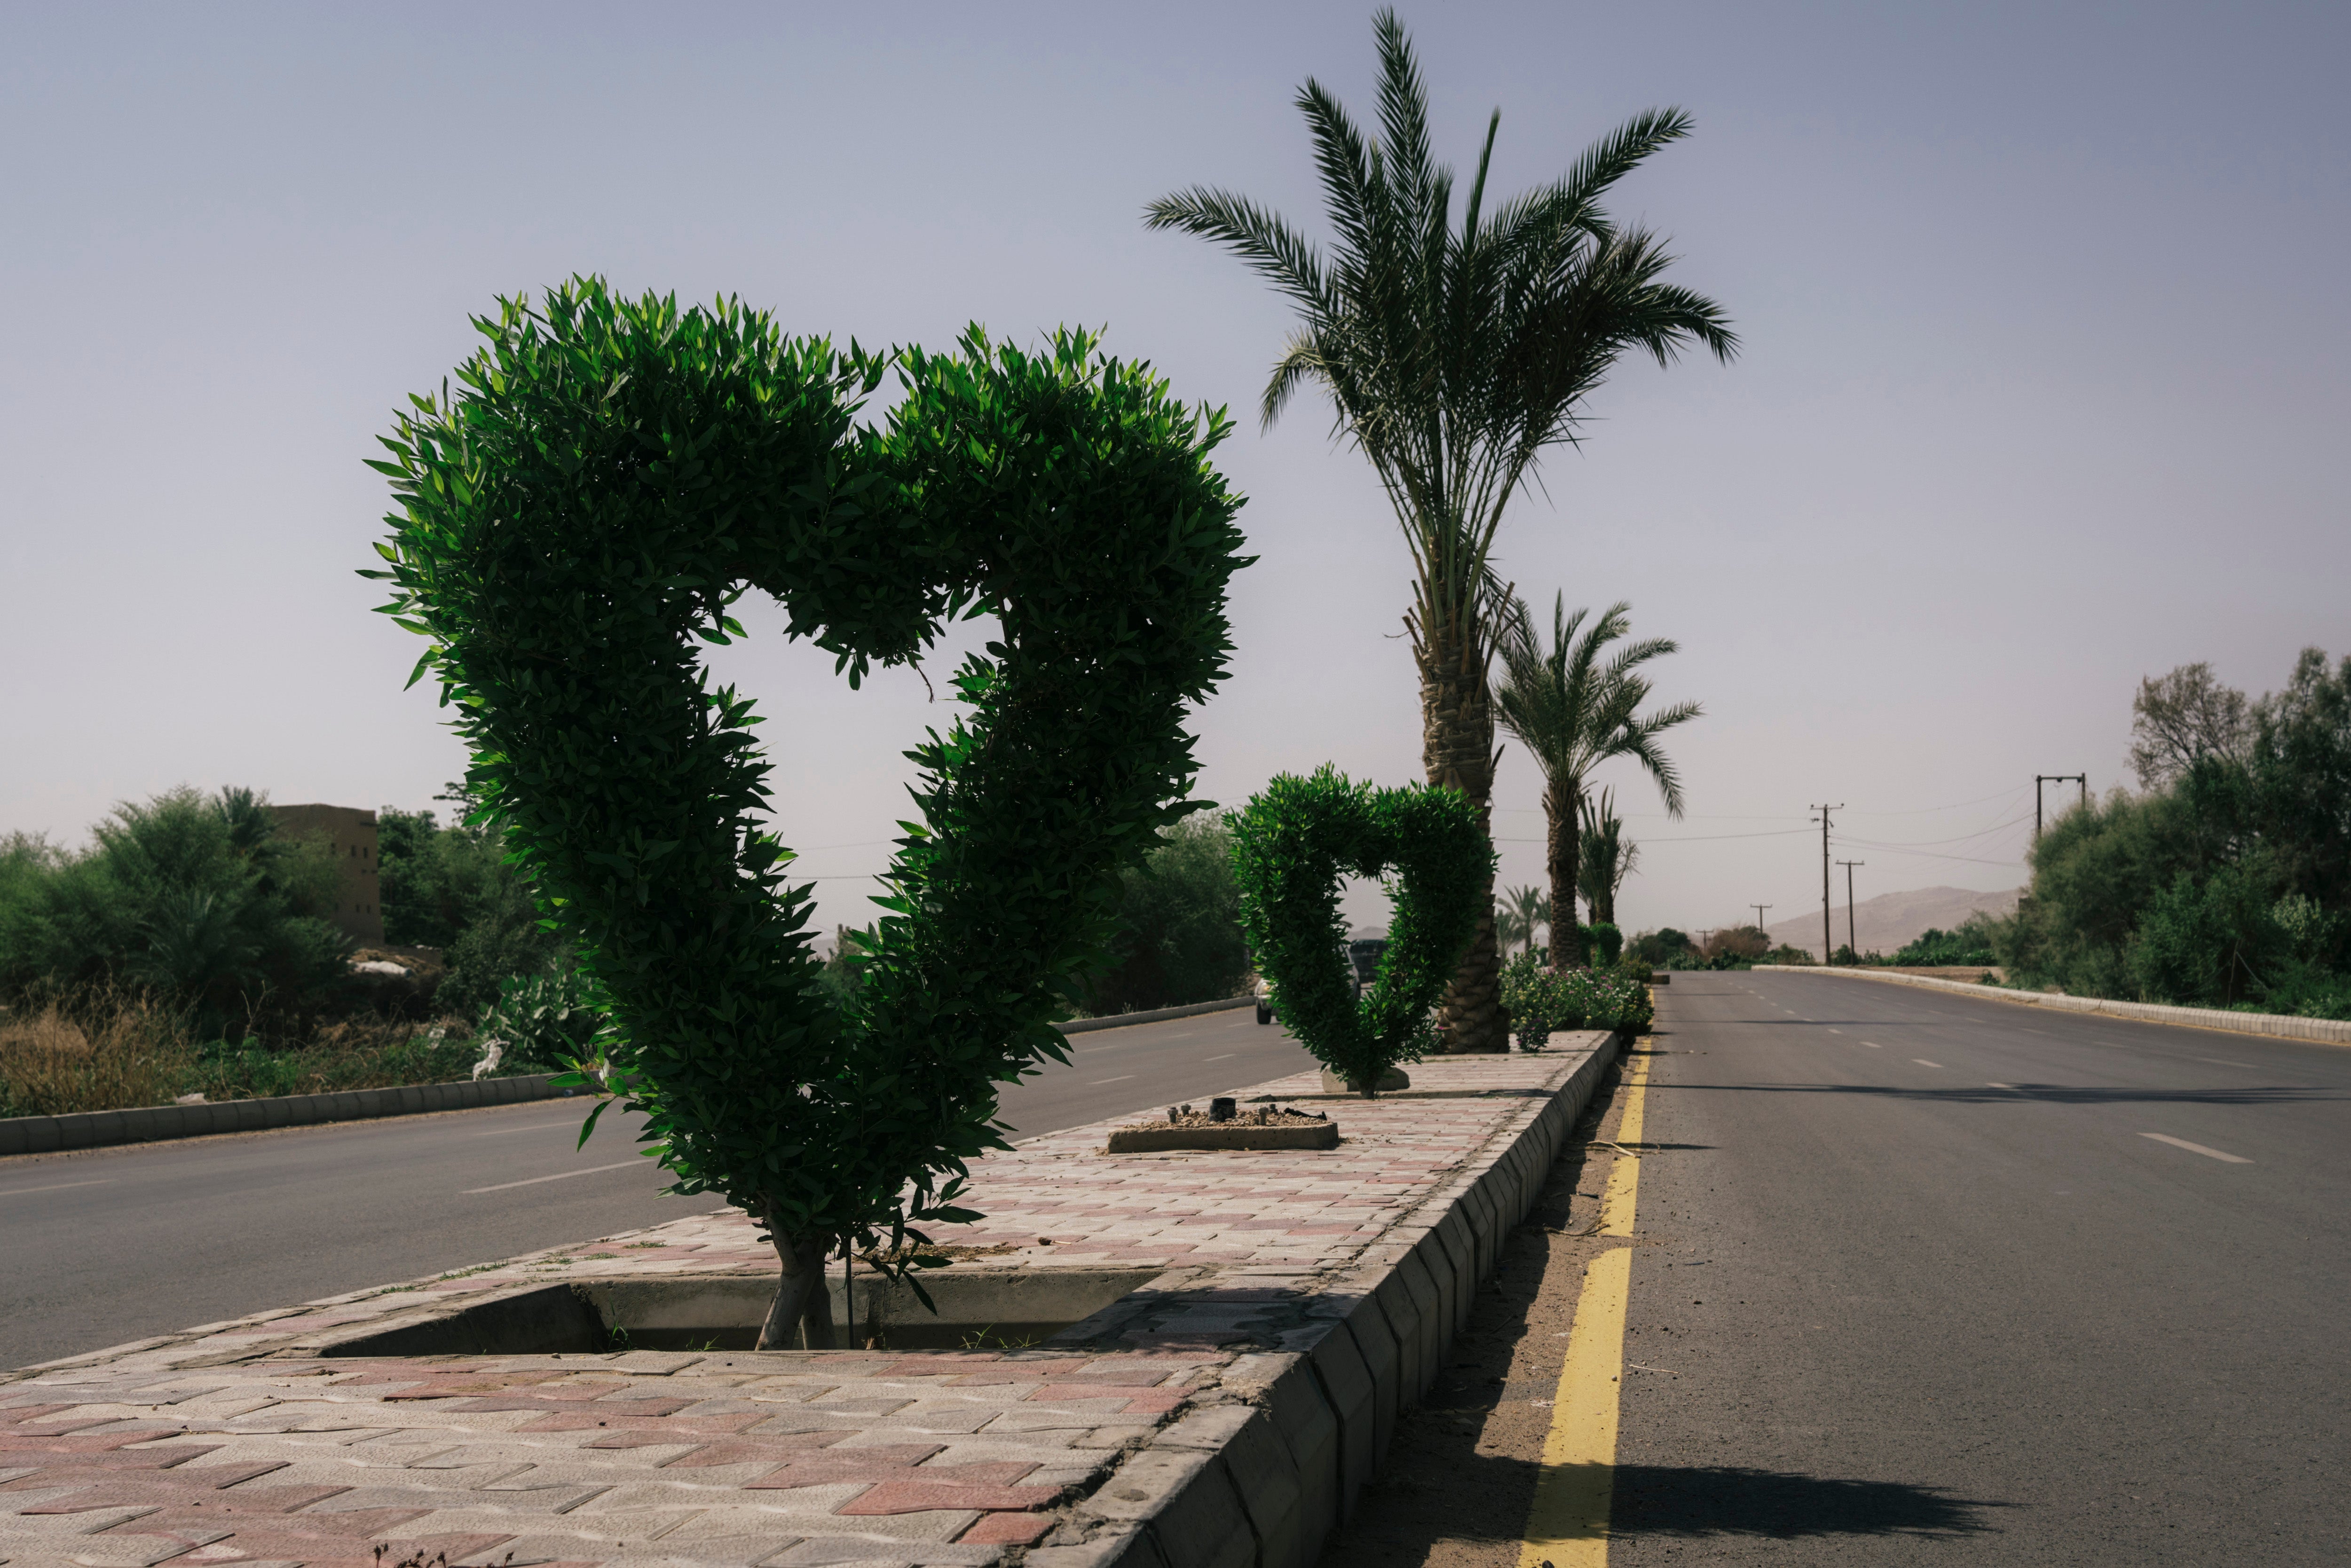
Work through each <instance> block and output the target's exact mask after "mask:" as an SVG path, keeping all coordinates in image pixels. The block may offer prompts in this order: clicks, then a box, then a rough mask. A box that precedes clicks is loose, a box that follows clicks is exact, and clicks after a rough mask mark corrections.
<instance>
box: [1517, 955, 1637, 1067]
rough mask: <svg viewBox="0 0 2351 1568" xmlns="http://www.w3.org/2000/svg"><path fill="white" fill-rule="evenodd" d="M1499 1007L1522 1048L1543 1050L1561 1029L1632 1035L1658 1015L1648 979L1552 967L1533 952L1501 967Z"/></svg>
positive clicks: (1616, 972)
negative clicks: (1600, 1030)
mask: <svg viewBox="0 0 2351 1568" xmlns="http://www.w3.org/2000/svg"><path fill="white" fill-rule="evenodd" d="M1502 1006H1503V1009H1505V1010H1506V1011H1508V1012H1509V1014H1510V1032H1511V1034H1512V1036H1513V1037H1514V1038H1516V1039H1517V1040H1518V1042H1519V1049H1520V1050H1521V1051H1541V1049H1542V1048H1543V1047H1544V1046H1545V1045H1547V1044H1549V1043H1550V1041H1551V1037H1552V1034H1554V1033H1556V1032H1559V1031H1561V1030H1580V1029H1604V1030H1615V1031H1617V1032H1618V1033H1622V1034H1626V1035H1634V1034H1639V1033H1641V1032H1642V1031H1643V1030H1646V1029H1647V1028H1648V1027H1649V1026H1650V1024H1651V1023H1653V1022H1655V1021H1656V1001H1655V999H1654V998H1652V997H1651V995H1650V992H1649V988H1648V985H1647V983H1646V977H1634V976H1631V975H1627V974H1625V973H1623V972H1622V971H1620V970H1613V969H1564V970H1554V969H1552V968H1549V967H1545V966H1544V965H1543V963H1542V962H1541V958H1540V957H1539V956H1537V955H1535V954H1532V953H1521V954H1520V955H1519V956H1518V957H1516V958H1513V959H1512V960H1510V963H1509V964H1507V965H1505V966H1504V967H1503V969H1502Z"/></svg>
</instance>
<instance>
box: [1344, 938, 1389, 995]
mask: <svg viewBox="0 0 2351 1568" xmlns="http://www.w3.org/2000/svg"><path fill="white" fill-rule="evenodd" d="M1387 950H1388V939H1387V938H1386V937H1384V936H1358V937H1356V938H1355V939H1354V940H1353V942H1350V943H1348V944H1347V956H1348V957H1350V958H1353V960H1354V961H1355V985H1356V987H1357V988H1359V989H1360V988H1363V987H1364V986H1368V985H1370V984H1371V983H1372V982H1373V981H1374V980H1376V979H1378V978H1379V977H1380V957H1381V956H1382V955H1383V954H1384V953H1385V952H1386V951H1387Z"/></svg>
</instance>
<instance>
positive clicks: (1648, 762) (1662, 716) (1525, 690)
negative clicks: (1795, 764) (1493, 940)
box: [1494, 595, 1705, 968]
mask: <svg viewBox="0 0 2351 1568" xmlns="http://www.w3.org/2000/svg"><path fill="white" fill-rule="evenodd" d="M1632 608H1633V607H1632V606H1631V605H1629V604H1625V603H1617V604H1612V605H1610V606H1609V607H1608V609H1607V610H1606V611H1604V612H1602V614H1601V616H1600V618H1599V619H1598V620H1596V621H1594V622H1592V624H1591V625H1590V626H1588V627H1587V626H1585V625H1584V623H1583V622H1584V614H1585V612H1583V611H1581V610H1579V611H1577V612H1575V613H1574V614H1573V615H1570V614H1568V613H1567V601H1566V598H1565V596H1564V595H1562V596H1561V598H1559V599H1558V600H1556V601H1553V603H1552V612H1551V622H1552V635H1551V645H1550V647H1548V648H1546V647H1544V646H1543V644H1542V643H1541V639H1540V638H1539V637H1538V636H1537V635H1536V632H1535V627H1534V618H1533V616H1532V615H1531V614H1529V613H1528V611H1527V607H1526V603H1525V601H1522V600H1519V599H1515V598H1514V599H1512V600H1511V601H1510V612H1509V613H1508V614H1507V615H1506V616H1504V617H1503V620H1502V624H1501V627H1500V629H1499V631H1500V635H1499V643H1500V647H1499V653H1501V656H1502V685H1501V687H1500V689H1499V691H1497V692H1496V693H1495V695H1494V696H1495V706H1496V707H1497V708H1498V709H1499V710H1500V715H1501V720H1502V726H1503V727H1504V728H1506V729H1508V730H1509V731H1510V733H1511V734H1512V735H1515V736H1517V737H1519V739H1520V741H1521V742H1522V743H1523V744H1524V745H1525V746H1526V748H1527V750H1528V751H1529V752H1531V753H1532V754H1533V756H1534V759H1535V762H1536V764H1537V765H1538V766H1540V767H1541V768H1542V771H1543V816H1544V817H1545V819H1546V824H1545V826H1546V830H1547V831H1546V838H1545V849H1546V858H1547V862H1548V865H1549V869H1550V872H1551V901H1552V907H1553V908H1555V909H1567V910H1573V909H1574V907H1575V893H1576V883H1577V881H1578V873H1580V872H1581V871H1582V870H1583V855H1582V852H1581V850H1580V847H1579V845H1578V843H1577V838H1576V830H1577V828H1578V826H1579V825H1580V819H1581V818H1582V816H1583V781H1584V779H1586V778H1588V777H1589V776H1590V775H1591V772H1592V769H1593V768H1595V767H1597V766H1598V765H1599V764H1601V763H1603V762H1605V761H1608V760H1609V759H1610V758H1617V757H1629V758H1632V759H1633V760H1635V762H1638V763H1639V764H1640V765H1641V767H1642V768H1644V769H1645V770H1646V772H1647V773H1648V775H1649V777H1650V778H1651V779H1655V780H1656V785H1657V792H1658V793H1659V794H1660V795H1663V796H1664V797H1665V800H1666V810H1667V813H1668V814H1669V815H1672V816H1675V817H1679V816H1680V815H1681V814H1682V786H1681V777H1680V775H1679V774H1677V772H1676V771H1675V770H1674V765H1673V762H1672V760H1671V759H1670V758H1667V756H1666V754H1665V753H1664V752H1663V751H1662V750H1660V749H1659V748H1658V746H1657V737H1658V736H1660V735H1662V734H1664V733H1665V732H1666V731H1667V730H1669V729H1671V728H1673V727H1674V726H1676V725H1677V724H1687V723H1688V722H1689V721H1690V720H1691V719H1694V718H1696V717H1698V715H1699V714H1700V713H1702V712H1704V711H1705V710H1704V709H1702V708H1700V707H1699V706H1698V704H1696V703H1690V702H1686V703H1676V704H1675V705H1674V706H1671V707H1668V708H1661V709H1659V710H1658V711H1657V712H1656V713H1653V714H1649V715H1647V716H1640V715H1638V714H1636V713H1635V709H1637V708H1639V707H1640V706H1641V705H1642V704H1643V703H1644V702H1646V701H1647V700H1648V696H1649V683H1648V680H1647V678H1646V676H1644V675H1642V674H1640V666H1641V665H1643V664H1647V663H1648V662H1649V661H1650V660H1652V659H1655V658H1659V657H1662V656H1663V655H1665V654H1667V653H1678V652H1680V648H1681V645H1680V644H1679V643H1675V642H1673V641H1672V640H1671V639H1669V638H1665V637H1648V638H1644V639H1642V640H1641V641H1639V642H1636V643H1625V646H1624V647H1622V648H1620V649H1618V650H1617V651H1616V653H1615V654H1614V656H1613V657H1611V658H1609V659H1607V661H1606V662H1605V663H1603V662H1602V654H1603V653H1604V652H1605V651H1606V649H1607V647H1608V645H1609V644H1610V643H1614V642H1615V641H1616V640H1617V639H1618V638H1620V637H1623V636H1624V635H1625V632H1626V631H1628V630H1629V629H1630V627H1631V622H1630V620H1629V614H1630V612H1631V610H1632ZM1579 633H1581V634H1580V635H1579ZM1551 961H1552V967H1553V968H1566V967H1569V966H1571V965H1580V964H1582V963H1583V961H1584V957H1583V940H1582V938H1581V937H1580V936H1577V934H1576V927H1575V923H1574V922H1573V920H1557V921H1553V922H1552V928H1551Z"/></svg>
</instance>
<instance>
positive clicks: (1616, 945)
mask: <svg viewBox="0 0 2351 1568" xmlns="http://www.w3.org/2000/svg"><path fill="white" fill-rule="evenodd" d="M1584 936H1585V938H1586V939H1587V941H1588V942H1589V944H1590V945H1589V946H1586V947H1585V948H1584V951H1585V952H1587V953H1589V954H1591V955H1592V967H1593V968H1595V969H1613V968H1614V967H1616V958H1617V956H1618V955H1619V954H1621V953H1623V952H1624V951H1625V933H1624V932H1622V931H1620V930H1618V929H1617V928H1616V927H1615V926H1614V925H1610V924H1609V923H1608V922H1606V921H1602V922H1601V923H1600V924H1598V925H1587V926H1585V927H1584Z"/></svg>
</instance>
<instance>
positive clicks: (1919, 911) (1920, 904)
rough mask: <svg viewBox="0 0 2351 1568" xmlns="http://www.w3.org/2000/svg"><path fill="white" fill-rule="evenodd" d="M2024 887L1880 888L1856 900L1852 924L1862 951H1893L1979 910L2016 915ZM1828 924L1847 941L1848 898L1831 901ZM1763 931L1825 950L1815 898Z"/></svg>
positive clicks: (1775, 938) (1807, 947) (1838, 938)
mask: <svg viewBox="0 0 2351 1568" xmlns="http://www.w3.org/2000/svg"><path fill="white" fill-rule="evenodd" d="M1840 891H1842V890H1841V889H1840ZM2023 891H2024V890H2023V889H2022V888H2021V887H2012V888H2010V889H2009V890H2008V891H2007V892H2006V893H1972V892H1970V891H1969V890H1968V889H1966V888H1964V887H1922V888H1918V889H1917V890H1915V891H1913V892H1910V893H1881V894H1878V895H1877V896H1876V898H1865V899H1863V900H1862V901H1861V902H1860V903H1859V904H1855V905H1854V910H1853V924H1854V928H1855V932H1856V934H1857V936H1858V938H1859V946H1860V948H1861V950H1862V951H1863V952H1865V953H1868V952H1873V951H1875V952H1879V953H1886V954H1891V953H1892V952H1893V951H1894V950H1895V949H1896V948H1897V947H1900V946H1905V945H1906V944H1907V943H1910V942H1914V941H1916V940H1917V939H1918V938H1919V937H1920V936H1925V935H1926V934H1927V932H1928V930H1930V929H1934V930H1943V931H1949V930H1950V929H1951V928H1953V927H1954V926H1956V925H1959V924H1961V923H1962V922H1964V921H1965V920H1966V919H1967V917H1968V916H1969V915H1974V914H1977V913H1979V912H1980V913H1982V914H1985V915H1995V916H1997V915H2013V914H2015V913H2016V899H2017V895H2018V894H2021V893H2022V892H2023ZM1830 924H1831V925H1832V926H1834V929H1835V935H1836V945H1837V946H1840V947H1842V946H1844V942H1845V913H1844V904H1836V905H1834V906H1833V908H1832V910H1831V913H1830ZM1763 931H1764V935H1766V936H1770V937H1771V940H1772V941H1774V942H1785V943H1787V944H1788V945H1789V946H1794V947H1802V948H1803V949H1804V950H1805V951H1806V952H1808V953H1810V954H1812V955H1813V956H1814V957H1816V958H1817V957H1819V956H1821V912H1820V907H1819V905H1817V904H1815V905H1814V906H1813V909H1812V910H1811V912H1810V913H1808V914H1804V915H1794V916H1792V917H1791V918H1789V919H1786V920H1782V921H1777V922H1775V923H1773V924H1772V925H1767V926H1765V927H1764V928H1763Z"/></svg>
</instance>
